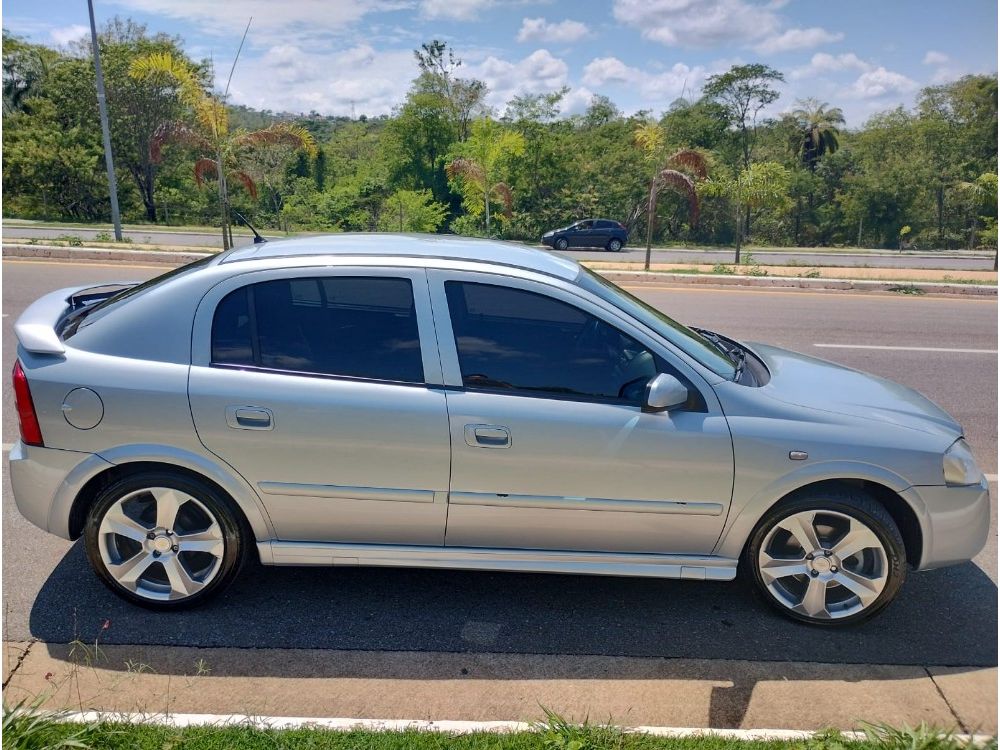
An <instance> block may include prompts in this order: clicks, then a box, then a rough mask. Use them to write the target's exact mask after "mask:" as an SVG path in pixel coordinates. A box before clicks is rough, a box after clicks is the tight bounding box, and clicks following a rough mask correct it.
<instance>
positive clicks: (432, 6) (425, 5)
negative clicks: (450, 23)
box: [420, 0, 493, 21]
mask: <svg viewBox="0 0 1000 750" xmlns="http://www.w3.org/2000/svg"><path fill="white" fill-rule="evenodd" d="M492 4H493V0H421V2H420V13H421V15H423V16H424V17H425V18H450V19H453V20H456V21H471V20H473V19H474V18H476V16H477V15H478V14H479V12H480V11H482V10H483V9H485V8H487V7H489V6H490V5H492Z"/></svg>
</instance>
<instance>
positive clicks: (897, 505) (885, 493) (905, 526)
mask: <svg viewBox="0 0 1000 750" xmlns="http://www.w3.org/2000/svg"><path fill="white" fill-rule="evenodd" d="M855 468H857V467H855ZM834 488H836V489H850V490H855V491H857V490H861V491H863V492H865V493H866V494H867V495H869V496H870V497H871V498H872V499H873V500H875V501H876V502H878V503H879V504H880V505H882V506H883V507H884V508H885V509H886V511H887V512H888V513H889V515H890V516H891V517H892V520H893V521H894V522H895V523H896V526H897V527H899V532H900V534H901V535H902V537H903V544H904V547H905V549H906V559H907V562H908V563H909V564H910V566H912V567H915V568H916V567H919V566H920V563H921V560H922V559H923V553H924V549H925V547H926V544H927V539H926V533H925V525H924V523H922V521H921V517H922V511H923V509H922V508H918V507H914V505H913V503H912V502H911V499H912V495H913V493H912V492H906V490H907V489H908V488H909V484H908V483H907V482H905V481H903V480H902V479H901V478H900V477H898V476H896V475H895V474H892V473H890V472H887V471H881V472H876V473H874V474H873V473H870V472H863V471H853V472H851V471H846V472H841V473H837V474H835V475H833V476H829V475H827V476H823V475H819V476H815V475H814V476H800V477H797V481H796V480H792V481H785V482H782V483H780V485H778V486H775V485H772V486H771V487H769V488H768V489H767V490H764V491H762V492H761V493H758V495H757V496H755V497H754V498H753V499H752V500H750V501H749V502H747V503H746V504H745V505H744V506H743V508H742V509H741V510H740V512H739V513H738V514H737V515H736V517H735V518H734V519H733V520H732V521H731V522H730V523H729V524H728V525H727V528H726V529H725V530H724V531H723V534H722V536H721V538H720V539H719V542H718V544H717V545H716V548H715V554H717V555H721V556H724V557H733V558H739V559H742V555H743V552H744V551H745V549H746V545H747V544H748V543H749V541H750V538H751V537H752V536H753V532H754V530H755V529H756V528H757V526H758V525H759V523H760V520H761V518H763V517H764V515H766V514H767V513H768V512H769V511H771V509H773V508H776V507H778V506H779V505H781V504H783V503H787V502H789V501H790V500H793V499H795V498H797V497H801V496H802V495H805V494H810V493H814V492H820V491H823V490H824V489H827V490H828V489H834Z"/></svg>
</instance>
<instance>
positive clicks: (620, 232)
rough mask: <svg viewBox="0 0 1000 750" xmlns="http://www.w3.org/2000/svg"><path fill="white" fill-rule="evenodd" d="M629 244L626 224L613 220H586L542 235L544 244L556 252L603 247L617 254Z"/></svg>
mask: <svg viewBox="0 0 1000 750" xmlns="http://www.w3.org/2000/svg"><path fill="white" fill-rule="evenodd" d="M626 242H628V230H627V229H626V228H625V225H624V224H621V223H620V222H617V221H611V219H584V220H583V221H578V222H576V223H575V224H570V225H569V226H568V227H563V228H562V229H553V230H552V231H551V232H546V233H545V234H543V235H542V244H543V245H548V246H549V247H551V248H554V249H555V250H566V249H568V248H571V247H603V248H604V249H605V250H610V251H611V252H613V253H617V252H618V251H619V250H621V249H622V248H623V247H625V243H626Z"/></svg>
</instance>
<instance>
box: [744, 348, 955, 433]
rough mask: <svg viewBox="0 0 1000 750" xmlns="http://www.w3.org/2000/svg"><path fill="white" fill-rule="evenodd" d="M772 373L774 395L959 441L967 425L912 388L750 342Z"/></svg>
mask: <svg viewBox="0 0 1000 750" xmlns="http://www.w3.org/2000/svg"><path fill="white" fill-rule="evenodd" d="M749 347H750V349H751V350H752V351H753V352H755V353H756V354H758V355H759V356H760V357H761V358H762V359H763V360H764V363H765V364H766V365H767V368H768V370H770V371H771V380H770V381H769V382H768V383H767V385H765V386H764V388H763V390H764V391H765V392H766V393H767V395H769V396H770V397H771V398H774V399H777V400H779V401H783V402H785V403H789V404H794V405H796V406H804V407H807V408H810V409H818V410H821V411H827V412H833V413H836V414H847V415H850V416H854V417H861V418H863V419H871V420H874V421H877V422H881V423H884V424H893V425H897V426H899V427H904V428H909V429H913V430H920V431H921V432H926V433H930V434H932V435H938V436H941V437H945V438H950V439H952V440H957V439H958V438H959V437H961V435H962V426H961V425H960V424H958V422H956V421H955V420H954V419H953V418H952V417H951V415H950V414H948V413H947V412H946V411H944V410H943V409H941V408H940V407H939V406H938V405H937V404H935V403H934V402H933V401H931V400H930V399H928V398H927V397H925V396H923V395H921V394H920V393H918V392H917V391H915V390H913V389H912V388H907V387H906V386H904V385H900V384H899V383H894V382H892V381H891V380H886V379H885V378H880V377H878V376H876V375H870V374H868V373H866V372H859V371H858V370H852V369H851V368H849V367H844V366H842V365H838V364H834V363H833V362H827V361H826V360H823V359H818V358H816V357H810V356H808V355H806V354H799V353H798V352H792V351H789V350H787V349H781V348H778V347H776V346H769V345H767V344H749Z"/></svg>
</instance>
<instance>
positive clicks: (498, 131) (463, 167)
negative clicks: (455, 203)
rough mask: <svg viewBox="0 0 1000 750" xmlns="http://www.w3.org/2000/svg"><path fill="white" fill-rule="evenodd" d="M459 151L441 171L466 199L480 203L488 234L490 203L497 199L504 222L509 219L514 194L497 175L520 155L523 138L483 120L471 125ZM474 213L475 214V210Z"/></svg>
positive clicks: (522, 149)
mask: <svg viewBox="0 0 1000 750" xmlns="http://www.w3.org/2000/svg"><path fill="white" fill-rule="evenodd" d="M462 151H464V155H463V156H459V157H457V158H455V159H453V160H452V161H451V162H450V163H449V164H448V165H447V166H446V167H445V168H444V171H445V174H446V175H447V176H448V179H449V180H453V181H456V182H458V184H459V187H460V188H462V193H463V195H465V196H466V198H467V199H470V198H471V199H472V200H473V201H474V202H475V203H478V202H479V200H480V199H481V200H482V201H483V203H482V205H483V208H484V209H485V213H486V234H487V235H489V233H490V202H491V201H493V200H496V199H499V200H500V202H501V205H502V206H503V215H504V216H505V217H506V218H508V219H510V218H511V216H512V211H513V208H514V194H513V192H512V191H511V189H510V185H508V184H507V183H506V182H503V181H501V180H500V176H501V174H502V173H503V172H504V171H505V168H506V167H507V166H508V165H509V163H510V161H511V160H512V159H515V158H517V157H519V156H521V155H522V154H523V153H524V136H523V135H521V134H520V133H518V132H516V131H513V130H508V129H507V128H504V127H502V126H501V125H500V124H499V123H496V122H494V121H493V120H492V119H490V118H489V117H483V118H481V119H479V120H476V121H475V122H474V123H472V128H471V132H470V135H469V138H468V140H467V141H466V142H465V143H464V144H463V145H462ZM476 210H477V212H478V208H477V209H476Z"/></svg>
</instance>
